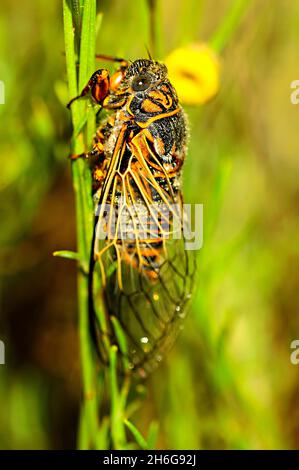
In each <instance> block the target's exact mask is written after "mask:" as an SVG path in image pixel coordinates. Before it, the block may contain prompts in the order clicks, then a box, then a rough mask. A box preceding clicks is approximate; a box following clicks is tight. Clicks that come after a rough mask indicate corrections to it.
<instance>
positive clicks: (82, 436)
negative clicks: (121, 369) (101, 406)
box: [63, 0, 98, 448]
mask: <svg viewBox="0 0 299 470" xmlns="http://www.w3.org/2000/svg"><path fill="white" fill-rule="evenodd" d="M74 5H75V6H76V7H77V2H75V3H74V4H72V2H71V1H67V0H63V18H64V34H65V55H66V67H67V78H68V84H69V95H70V98H72V97H74V96H76V95H77V94H78V84H77V71H76V53H75V41H76V40H77V38H76V35H75V31H74V24H75V23H74V14H76V15H77V16H76V18H77V22H78V10H77V8H76V11H75V10H73V9H72V7H73V8H74ZM95 12H96V2H95V0H85V2H84V10H83V18H82V36H81V40H80V59H81V60H82V62H81V60H80V72H79V89H81V87H82V84H84V83H86V82H87V80H88V78H89V76H90V75H91V71H92V68H93V61H94V54H95V50H94V41H95V33H94V28H93V27H90V25H92V24H93V25H95ZM85 106H86V105H85V103H79V102H75V103H74V104H73V106H72V123H73V128H74V129H77V128H78V125H79V123H80V121H81V120H82V118H84V113H85V112H86V111H85ZM72 152H73V153H75V154H81V153H83V152H84V140H83V135H82V133H80V134H79V135H74V136H73V142H72ZM72 178H73V188H74V193H75V206H76V226H77V245H78V248H77V249H78V255H79V259H81V260H82V261H83V262H84V264H86V265H88V262H89V253H90V242H91V235H92V214H93V211H92V200H91V194H90V188H91V185H90V178H91V176H90V172H89V169H88V168H87V166H86V163H85V162H84V161H83V160H82V159H78V160H75V161H74V162H72ZM78 309H79V338H80V353H81V367H82V378H83V403H82V410H81V416H80V429H79V436H78V447H79V448H90V447H93V436H95V435H96V432H97V428H98V404H97V394H96V377H95V364H94V357H93V351H92V345H91V342H90V337H89V326H88V278H87V276H86V274H84V273H83V272H82V270H78Z"/></svg>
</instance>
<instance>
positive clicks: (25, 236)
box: [0, 0, 299, 449]
mask: <svg viewBox="0 0 299 470" xmlns="http://www.w3.org/2000/svg"><path fill="white" fill-rule="evenodd" d="M98 3H99V11H101V12H103V13H104V15H103V20H102V24H101V28H100V31H99V34H98V39H97V50H98V51H99V52H102V53H106V54H111V55H120V56H125V57H127V58H129V59H136V58H140V57H143V56H145V55H146V49H145V45H146V44H148V42H149V12H148V9H147V3H146V1H141V0H140V1H139V2H131V1H129V0H122V1H117V0H110V1H108V0H101V1H99V2H98ZM233 3H234V0H231V1H230V0H196V1H195V0H181V1H179V0H176V1H171V0H161V1H160V2H159V5H158V7H159V8H158V23H159V24H158V36H159V58H160V59H163V57H164V56H165V55H166V54H168V53H169V52H171V51H172V50H173V49H175V48H177V47H179V46H182V45H186V44H188V43H190V42H198V41H199V42H201V41H205V42H208V41H209V40H210V39H211V38H212V37H213V35H214V34H215V32H216V31H217V30H219V27H221V24H222V22H223V21H224V18H225V15H226V13H227V11H228V10H229V8H231V6H232V4H233ZM243 3H246V2H243ZM247 3H248V5H246V8H245V9H244V14H243V17H242V18H241V20H240V23H239V25H238V27H237V28H236V30H235V31H234V34H233V35H232V37H230V38H229V41H228V42H227V44H226V47H225V48H224V50H223V51H222V53H221V61H222V84H221V90H220V93H219V95H218V96H217V97H216V98H215V99H214V100H213V101H212V102H211V103H209V104H207V105H205V106H203V107H201V108H193V109H192V108H191V107H190V108H186V110H187V112H188V114H189V117H190V129H191V140H190V148H189V155H188V159H187V160H186V164H185V171H184V182H185V195H186V199H187V200H188V201H193V202H198V203H203V204H204V247H203V249H202V250H201V251H200V253H199V255H198V259H199V261H198V265H199V275H198V282H197V286H196V292H195V295H194V299H193V306H192V311H191V312H190V314H189V317H188V318H187V320H186V322H185V329H184V331H183V333H182V335H181V337H180V338H179V340H178V342H177V344H176V346H175V347H174V349H173V350H172V352H171V353H170V354H169V356H168V357H167V359H166V361H165V362H164V363H163V364H162V365H161V367H160V369H159V370H157V371H156V372H155V373H154V374H153V375H152V377H151V378H150V380H149V384H148V388H149V390H148V394H147V397H146V398H145V400H144V403H143V405H142V408H141V411H140V410H139V411H138V413H136V415H135V416H134V422H135V423H136V424H137V426H138V428H139V429H140V430H141V431H142V432H143V431H144V432H146V430H147V427H148V423H149V422H150V421H152V420H153V419H156V420H158V421H159V423H160V431H159V439H158V447H159V448H173V449H182V448H190V449H191V448H194V449H198V448H205V449H214V448H229V449H243V448H252V449H262V448H264V449H277V448H290V449H293V448H298V446H299V405H298V400H297V397H298V394H299V366H297V367H296V366H295V365H292V364H291V363H290V353H291V350H290V343H291V341H292V340H294V339H297V338H299V316H298V312H299V294H298V293H299V243H298V242H299V219H298V203H299V200H298V199H299V186H298V174H299V159H298V156H299V137H298V118H299V106H294V105H292V104H291V101H290V92H291V89H290V83H291V82H292V81H293V80H295V79H298V78H299V76H298V75H299V66H298V44H299V3H298V2H294V1H292V0H263V1H261V0H252V1H249V0H248V2H247ZM61 10H62V6H61V1H60V0H52V1H51V2H44V1H42V0H23V1H22V2H19V1H12V0H1V5H0V80H2V81H3V82H4V85H5V101H6V102H5V104H3V105H0V119H1V127H0V156H1V157H0V158H1V171H0V193H1V202H0V208H1V231H0V261H1V263H0V270H1V298H0V300H1V304H0V306H1V317H0V339H1V340H2V341H4V342H5V346H6V364H5V365H1V366H0V403H1V406H0V448H4V449H7V448H10V449H17V448H34V449H40V448H44V449H48V448H50V449H57V448H74V447H75V446H76V432H77V420H78V408H79V401H80V390H81V379H80V361H79V353H78V338H77V310H76V309H77V307H76V267H75V264H74V263H73V262H72V261H67V260H63V259H58V258H53V257H52V252H53V251H55V250H61V249H73V250H74V249H75V220H74V201H73V194H72V184H71V177H70V166H69V162H68V161H67V155H68V153H69V139H70V135H71V127H70V117H69V114H68V112H67V110H66V109H65V104H66V102H67V100H68V94H67V86H66V75H65V64H64V56H63V50H64V45H63V44H64V43H63V25H62V11H61ZM136 37H137V38H138V40H136Z"/></svg>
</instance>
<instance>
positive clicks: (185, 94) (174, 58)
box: [164, 44, 220, 105]
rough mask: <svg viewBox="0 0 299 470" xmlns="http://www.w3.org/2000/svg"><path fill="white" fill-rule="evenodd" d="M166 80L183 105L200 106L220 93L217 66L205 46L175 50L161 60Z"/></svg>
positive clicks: (214, 57) (217, 63)
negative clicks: (164, 68) (165, 68)
mask: <svg viewBox="0 0 299 470" xmlns="http://www.w3.org/2000/svg"><path fill="white" fill-rule="evenodd" d="M164 62H165V64H166V65H167V68H168V76H169V79H170V81H171V83H172V84H173V86H174V87H175V89H176V91H177V94H178V97H179V99H180V101H181V103H183V104H197V105H198V104H203V103H206V102H207V101H209V100H210V99H211V98H213V97H214V96H215V95H216V93H217V92H218V90H219V81H220V64H219V60H218V57H217V56H216V54H215V52H214V51H213V50H212V49H211V48H210V47H209V46H208V45H206V44H191V45H189V46H186V47H181V48H179V49H175V50H174V51H173V52H171V53H170V54H169V55H168V56H167V57H166V59H165V60H164Z"/></svg>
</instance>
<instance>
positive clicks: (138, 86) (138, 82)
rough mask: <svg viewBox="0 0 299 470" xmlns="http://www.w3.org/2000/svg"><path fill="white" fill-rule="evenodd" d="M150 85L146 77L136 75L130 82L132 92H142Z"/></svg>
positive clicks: (148, 78)
mask: <svg viewBox="0 0 299 470" xmlns="http://www.w3.org/2000/svg"><path fill="white" fill-rule="evenodd" d="M150 84H151V79H150V77H149V76H148V75H137V76H136V77H134V78H133V80H132V85H131V86H132V89H133V90H134V91H144V90H146V89H147V88H148V87H149V86H150Z"/></svg>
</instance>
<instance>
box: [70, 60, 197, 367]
mask: <svg viewBox="0 0 299 470" xmlns="http://www.w3.org/2000/svg"><path fill="white" fill-rule="evenodd" d="M101 57H102V58H104V59H109V57H107V56H101ZM110 59H111V58H110ZM112 60H115V61H116V62H118V63H119V66H118V69H117V70H116V72H114V73H113V74H112V75H110V74H109V72H108V70H106V69H99V70H97V71H96V72H95V73H94V74H93V75H92V76H91V78H90V80H89V81H88V83H87V85H86V86H85V88H84V89H83V91H82V92H81V94H80V95H79V96H77V97H75V98H74V99H73V100H71V101H70V103H69V105H68V106H70V105H71V103H72V102H73V101H74V100H76V99H78V98H82V97H84V96H90V98H91V100H92V101H93V102H94V103H95V104H97V105H100V107H101V108H100V109H104V110H106V111H107V112H106V118H105V119H104V120H102V121H101V122H100V124H99V126H98V129H97V131H96V135H95V137H94V142H93V146H92V149H91V151H90V152H89V153H87V154H84V156H85V157H86V158H88V159H89V161H90V162H91V167H92V175H93V193H94V195H93V197H94V201H95V208H96V211H95V229H94V236H93V246H92V258H91V266H90V279H91V281H90V305H91V306H92V307H91V308H90V309H91V310H92V312H93V313H92V315H91V321H92V332H93V336H94V337H95V340H96V344H97V349H98V351H99V353H100V355H101V357H102V358H103V359H104V361H108V350H107V346H106V344H107V341H106V339H107V338H109V341H108V343H109V344H111V342H112V343H115V344H117V345H118V347H119V349H120V351H121V353H122V355H123V358H124V359H125V360H126V361H127V366H128V368H129V369H132V370H135V371H138V372H139V373H140V374H141V375H146V374H147V373H148V372H149V371H151V370H152V369H153V368H154V367H155V366H156V365H157V364H158V363H159V362H160V361H161V360H162V357H163V356H164V354H165V352H166V351H167V350H168V349H169V348H170V346H171V345H172V344H173V342H174V339H175V338H176V336H177V333H178V332H179V330H180V329H181V328H182V326H181V323H182V319H183V318H184V316H185V315H186V308H187V303H188V301H189V299H190V296H191V291H192V285H193V279H194V274H195V257H194V256H191V255H192V253H190V252H189V251H188V250H186V249H185V240H184V238H185V236H184V227H185V218H184V210H183V198H182V188H181V186H182V181H181V179H182V167H183V163H184V159H185V156H186V147H187V135H188V132H187V123H186V116H185V113H184V111H183V109H182V107H181V106H180V104H179V102H178V97H177V94H176V91H175V89H174V87H173V86H172V84H171V83H170V81H169V79H168V77H167V68H166V66H165V65H164V64H163V63H160V62H157V61H154V60H151V59H138V60H135V61H134V62H129V61H126V60H123V59H112ZM73 158H77V156H73ZM95 273H97V275H96V276H95ZM95 277H96V278H100V279H101V282H100V283H99V282H96V281H95ZM99 299H102V301H103V304H104V309H105V313H104V315H101V314H100V313H97V308H96V306H95V305H96V304H97V302H98V301H99Z"/></svg>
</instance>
